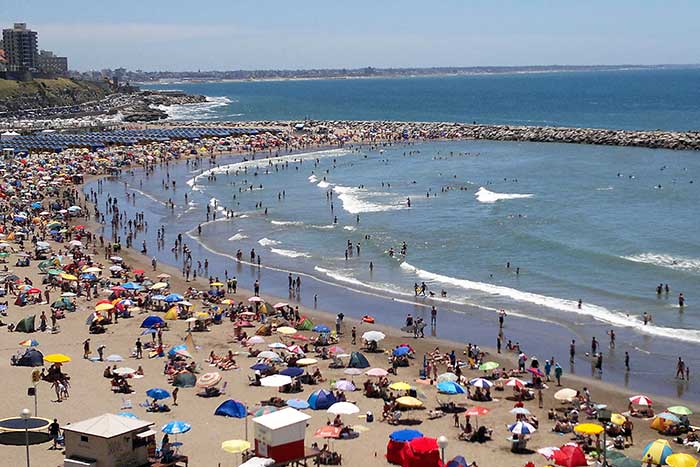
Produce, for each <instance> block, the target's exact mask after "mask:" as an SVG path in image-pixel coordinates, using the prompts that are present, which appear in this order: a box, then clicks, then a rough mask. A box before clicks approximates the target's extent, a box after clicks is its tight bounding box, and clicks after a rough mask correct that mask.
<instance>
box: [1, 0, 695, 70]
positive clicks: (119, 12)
mask: <svg viewBox="0 0 700 467" xmlns="http://www.w3.org/2000/svg"><path fill="white" fill-rule="evenodd" d="M699 19H700V0H676V1H674V0H669V1H660V0H606V1H603V0H430V1H417V0H373V1H365V0H349V1H342V0H325V1H316V0H299V1H294V0H291V1H290V0H256V1H250V0H199V1H191V0H190V1H181V0H170V1H162V0H139V1H134V0H51V1H46V0H0V23H1V24H3V25H7V24H11V23H13V22H16V21H17V22H19V21H23V22H27V23H29V25H30V27H32V28H33V29H35V30H37V31H38V32H39V40H40V47H42V48H46V49H49V50H54V51H56V52H57V53H60V54H62V55H67V56H68V57H69V59H70V66H71V68H73V69H80V70H87V69H100V68H105V67H110V68H116V67H119V66H124V67H127V68H130V69H137V68H141V69H144V70H158V69H169V70H196V69H202V70H210V69H260V68H340V67H348V68H350V67H353V68H354V67H363V66H375V67H402V66H403V67H407V66H478V65H532V64H535V65H548V64H582V65H587V64H620V63H635V64H659V63H698V62H700V47H699V45H700V28H699V27H698V26H697V22H698V20H699Z"/></svg>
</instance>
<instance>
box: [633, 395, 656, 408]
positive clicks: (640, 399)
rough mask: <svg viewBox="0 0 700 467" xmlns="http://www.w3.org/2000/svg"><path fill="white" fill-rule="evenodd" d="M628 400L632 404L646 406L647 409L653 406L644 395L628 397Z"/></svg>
mask: <svg viewBox="0 0 700 467" xmlns="http://www.w3.org/2000/svg"><path fill="white" fill-rule="evenodd" d="M629 400H630V402H631V403H633V404H636V405H643V406H647V407H650V406H651V405H652V404H653V402H652V400H651V399H649V398H648V397H647V396H644V395H639V396H632V397H630V399H629Z"/></svg>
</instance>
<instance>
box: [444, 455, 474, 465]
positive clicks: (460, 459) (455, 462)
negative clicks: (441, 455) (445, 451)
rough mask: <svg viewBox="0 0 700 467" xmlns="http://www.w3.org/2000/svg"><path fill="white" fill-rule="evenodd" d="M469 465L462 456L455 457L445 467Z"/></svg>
mask: <svg viewBox="0 0 700 467" xmlns="http://www.w3.org/2000/svg"><path fill="white" fill-rule="evenodd" d="M468 465H469V463H468V462H467V460H466V459H465V458H464V457H462V456H456V457H455V458H454V459H452V460H451V461H450V462H448V463H447V467H467V466H468Z"/></svg>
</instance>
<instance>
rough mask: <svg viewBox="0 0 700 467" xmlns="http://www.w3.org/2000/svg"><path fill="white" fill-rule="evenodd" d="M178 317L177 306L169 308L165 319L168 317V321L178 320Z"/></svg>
mask: <svg viewBox="0 0 700 467" xmlns="http://www.w3.org/2000/svg"><path fill="white" fill-rule="evenodd" d="M177 318H178V316H177V308H176V307H172V308H171V309H169V310H168V312H167V313H165V319H167V320H168V321H173V320H176V319H177Z"/></svg>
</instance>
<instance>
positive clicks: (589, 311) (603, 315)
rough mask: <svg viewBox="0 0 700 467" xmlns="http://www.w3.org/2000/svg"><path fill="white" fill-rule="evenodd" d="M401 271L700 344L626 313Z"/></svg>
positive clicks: (688, 334)
mask: <svg viewBox="0 0 700 467" xmlns="http://www.w3.org/2000/svg"><path fill="white" fill-rule="evenodd" d="M400 267H401V269H403V270H404V271H406V272H410V273H413V274H415V275H416V276H418V277H419V278H420V279H421V280H424V281H429V282H430V281H432V282H439V283H443V284H447V285H452V286H456V287H459V288H462V289H466V290H476V291H480V292H485V293H487V294H490V295H495V296H500V297H506V298H510V299H512V300H515V301H520V302H526V303H531V304H535V305H539V306H544V307H547V308H550V309H553V310H559V311H564V312H567V313H575V314H578V315H584V316H588V317H591V318H593V319H595V320H597V321H601V322H604V323H608V324H612V325H615V326H619V327H625V328H633V329H635V330H636V331H638V332H641V333H643V334H650V335H656V336H662V337H669V338H675V339H681V340H684V341H687V342H700V331H697V330H692V329H676V328H667V327H661V326H656V325H644V323H642V321H641V320H640V319H639V318H637V317H631V316H629V314H627V313H622V312H617V311H613V310H609V309H607V308H605V307H603V306H599V305H594V304H583V305H582V306H581V308H579V307H578V302H577V301H575V300H567V299H563V298H556V297H549V296H547V295H540V294H536V293H532V292H524V291H521V290H517V289H512V288H510V287H504V286H500V285H493V284H488V283H484V282H476V281H470V280H468V279H458V278H455V277H450V276H445V275H442V274H436V273H434V272H430V271H426V270H423V269H419V268H417V267H415V266H413V265H411V264H409V263H407V262H403V263H401V266H400Z"/></svg>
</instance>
